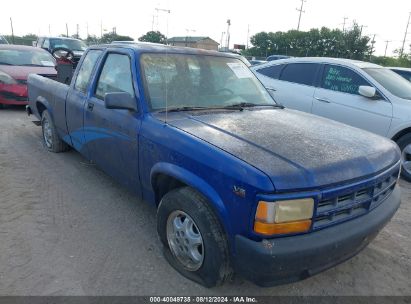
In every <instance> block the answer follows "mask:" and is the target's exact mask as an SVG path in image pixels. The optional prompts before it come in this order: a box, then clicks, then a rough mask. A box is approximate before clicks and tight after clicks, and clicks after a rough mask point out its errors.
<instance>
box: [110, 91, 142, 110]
mask: <svg viewBox="0 0 411 304" xmlns="http://www.w3.org/2000/svg"><path fill="white" fill-rule="evenodd" d="M104 106H105V107H106V108H107V109H123V110H130V111H137V103H136V98H134V97H133V96H131V95H130V94H129V93H126V92H115V93H107V94H106V95H105V96H104Z"/></svg>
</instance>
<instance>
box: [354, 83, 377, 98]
mask: <svg viewBox="0 0 411 304" xmlns="http://www.w3.org/2000/svg"><path fill="white" fill-rule="evenodd" d="M358 93H359V94H360V95H361V96H364V97H367V98H374V97H375V95H376V94H377V90H376V89H375V88H374V87H370V86H360V87H359V88H358Z"/></svg>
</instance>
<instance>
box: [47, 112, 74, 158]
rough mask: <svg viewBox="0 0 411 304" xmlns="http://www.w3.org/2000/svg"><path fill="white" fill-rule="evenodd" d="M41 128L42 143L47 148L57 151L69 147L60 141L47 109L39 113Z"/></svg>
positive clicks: (65, 149) (62, 150)
mask: <svg viewBox="0 0 411 304" xmlns="http://www.w3.org/2000/svg"><path fill="white" fill-rule="evenodd" d="M41 130H42V135H43V144H44V146H45V147H46V149H47V150H49V151H51V152H54V153H59V152H64V151H67V150H68V149H69V145H67V144H66V143H65V142H64V141H62V140H61V138H60V136H59V135H58V133H57V130H56V127H55V125H54V123H53V120H52V119H51V116H50V113H49V112H48V111H47V110H44V111H43V113H42V115H41Z"/></svg>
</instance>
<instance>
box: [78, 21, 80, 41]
mask: <svg viewBox="0 0 411 304" xmlns="http://www.w3.org/2000/svg"><path fill="white" fill-rule="evenodd" d="M78 32H79V25H78V24H77V38H79V37H80V36H79V34H78Z"/></svg>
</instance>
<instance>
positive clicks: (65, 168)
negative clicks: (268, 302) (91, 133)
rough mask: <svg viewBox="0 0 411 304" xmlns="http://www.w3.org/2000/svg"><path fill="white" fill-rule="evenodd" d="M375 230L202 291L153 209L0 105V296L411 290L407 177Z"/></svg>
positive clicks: (410, 211)
mask: <svg viewBox="0 0 411 304" xmlns="http://www.w3.org/2000/svg"><path fill="white" fill-rule="evenodd" d="M400 184H401V186H402V205H401V208H400V210H399V211H398V212H397V214H396V215H395V217H394V218H393V220H392V221H391V222H390V223H389V224H388V225H387V226H386V227H385V229H384V230H383V231H382V232H381V233H380V234H379V236H378V237H377V238H376V239H375V240H374V241H373V242H372V243H371V244H370V245H369V246H368V247H367V248H366V249H365V250H364V251H362V252H361V253H360V254H358V255H357V256H356V257H354V258H352V259H351V260H349V261H347V262H345V263H343V264H341V265H339V266H337V267H335V268H333V269H330V270H328V271H326V272H323V273H321V274H318V275H316V276H314V277H311V278H309V279H307V280H304V281H301V282H298V283H294V284H288V285H283V286H277V287H272V288H260V287H257V286H255V285H253V284H252V283H249V282H247V281H244V280H242V279H241V278H235V279H234V280H233V282H230V283H228V284H226V285H224V286H222V287H218V288H214V289H206V288H203V287H202V286H200V285H197V284H195V283H193V282H191V281H189V280H187V279H185V278H183V277H182V276H180V275H179V274H178V273H177V272H176V271H174V270H173V269H172V268H171V267H170V266H169V265H168V264H167V262H166V261H165V259H164V258H163V256H162V252H161V249H160V242H159V240H158V239H157V234H156V229H155V209H154V208H153V207H152V206H150V205H148V204H146V203H144V202H140V201H139V200H138V199H136V198H135V197H134V196H132V195H131V194H130V193H128V192H127V191H126V190H124V189H123V188H121V187H120V186H118V185H117V184H116V183H115V181H114V180H112V179H111V178H110V177H108V176H106V175H105V174H104V173H102V172H101V171H99V170H98V169H97V168H96V167H95V166H93V165H90V164H88V163H87V161H86V160H85V159H84V158H82V157H81V156H80V155H79V154H78V153H76V152H75V151H70V152H67V153H61V154H53V153H49V152H47V151H46V150H45V149H44V148H43V146H42V143H41V129H40V127H37V126H35V125H34V124H32V122H31V118H28V117H27V116H26V115H25V112H24V111H23V109H21V108H8V109H3V110H0V295H180V296H181V295H250V296H252V295H254V296H256V295H304V296H306V295H411V237H410V234H411V233H410V232H411V185H410V184H408V183H406V182H404V181H401V182H400Z"/></svg>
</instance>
